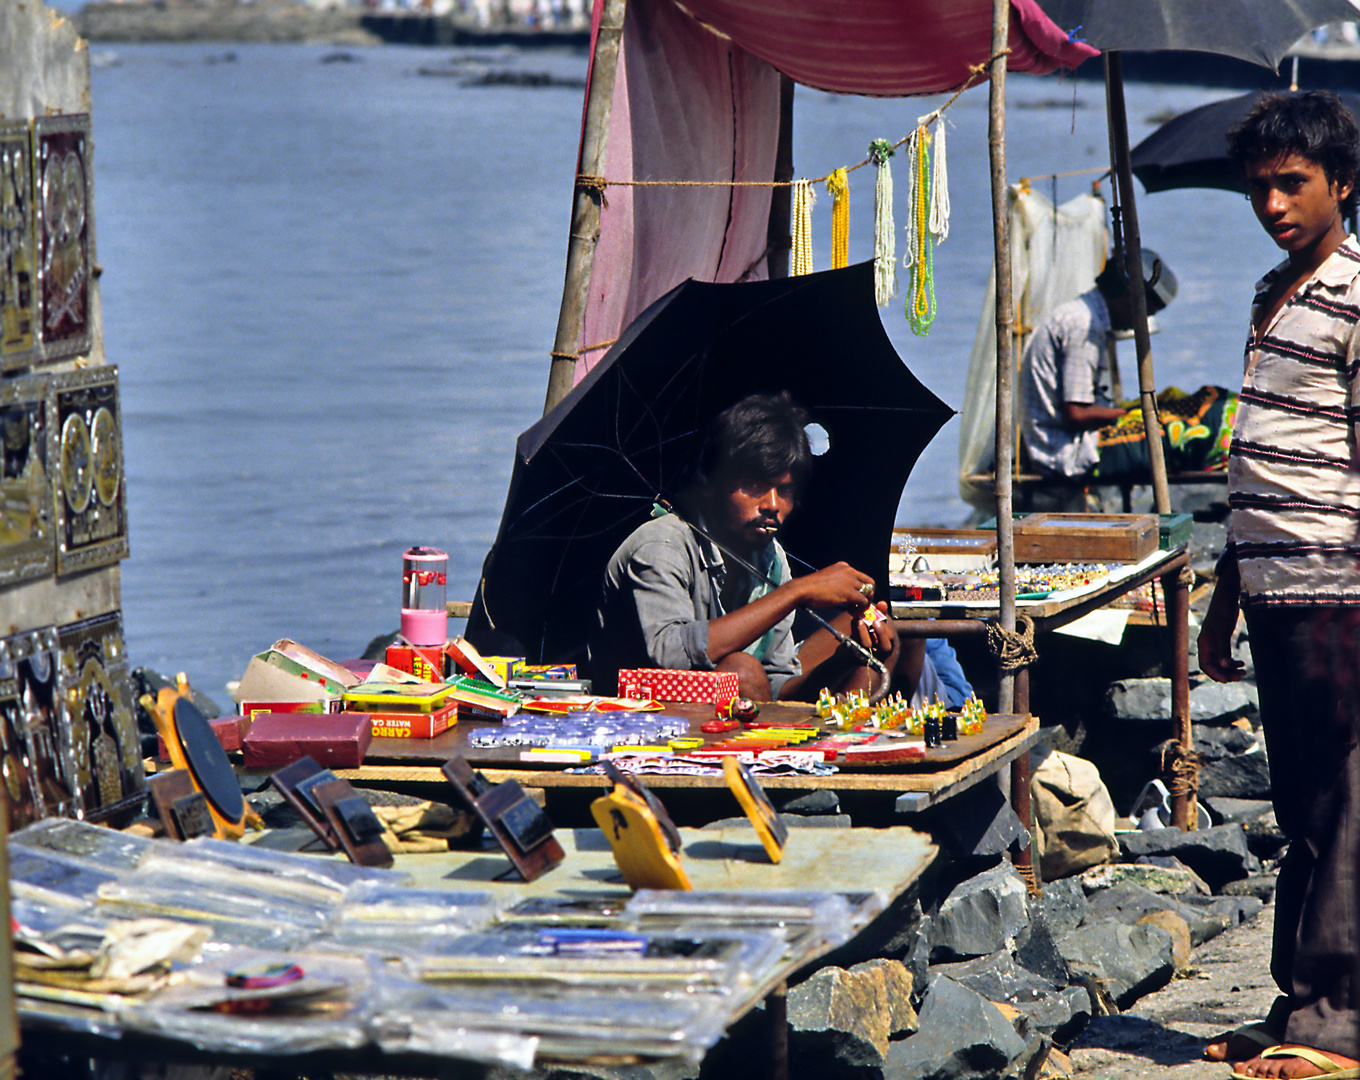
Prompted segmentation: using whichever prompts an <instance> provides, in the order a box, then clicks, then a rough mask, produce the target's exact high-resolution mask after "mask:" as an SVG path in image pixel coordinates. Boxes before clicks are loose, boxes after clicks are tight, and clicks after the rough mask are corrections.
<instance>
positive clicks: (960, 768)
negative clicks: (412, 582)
mask: <svg viewBox="0 0 1360 1080" xmlns="http://www.w3.org/2000/svg"><path fill="white" fill-rule="evenodd" d="M993 721H996V723H995V724H994V723H993ZM1038 731H1039V720H1038V718H1037V717H1034V716H994V717H989V718H988V725H987V728H986V729H985V732H986V734H985V735H983V736H974V738H986V739H989V740H992V739H994V740H995V741H992V742H991V744H990V745H988V746H986V747H984V748H981V749H976V750H975V751H974V753H973V754H972V755H971V756H965V757H962V758H958V757H956V758H954V759H953V764H952V765H948V766H946V767H945V768H934V769H927V770H918V771H915V772H904V771H897V770H887V769H884V768H876V769H869V768H865V769H860V770H857V771H853V772H851V771H848V770H842V771H840V772H836V773H833V774H832V775H830V776H809V775H806V774H796V773H795V774H789V775H783V776H761V777H760V778H759V779H760V784H761V786H762V787H764V788H779V789H785V788H789V789H797V788H801V789H816V788H826V789H829V790H832V791H878V792H887V793H899V794H900V793H903V792H913V791H914V792H925V793H927V794H933V793H937V792H941V791H945V790H947V789H950V788H956V787H958V786H959V785H960V784H961V783H962V782H963V781H965V780H968V779H971V778H973V777H976V776H980V775H984V774H985V773H987V772H995V771H996V770H997V769H999V768H1001V767H1002V766H1003V765H1005V764H1006V763H1007V762H1009V761H1011V760H1012V759H1013V758H1014V757H1015V755H1016V754H1017V753H1019V752H1021V751H1023V750H1024V749H1026V748H1028V746H1029V745H1031V744H1032V743H1033V741H1034V738H1035V736H1036V735H1037V734H1038ZM441 738H442V736H441ZM377 741H378V740H376V739H375V740H374V743H375V744H376V743H377ZM422 741H423V742H426V743H427V747H428V744H429V743H433V742H435V741H436V740H422ZM428 752H429V751H428V750H427V753H428ZM930 752H931V753H935V751H934V750H932V751H930ZM429 760H431V759H424V761H425V762H428V761H429ZM441 760H443V759H441ZM517 764H519V763H517ZM478 768H479V771H480V772H481V773H482V774H483V775H484V776H485V777H486V778H487V779H488V780H490V781H491V782H492V783H499V782H500V781H501V780H505V779H507V778H510V777H513V778H514V779H516V780H518V781H519V782H520V783H521V784H523V785H525V786H526V787H577V788H599V787H601V786H602V784H603V780H602V778H601V777H600V776H599V775H597V774H594V773H571V772H566V771H564V770H563V769H562V768H561V767H558V768H555V769H546V768H544V767H543V766H542V765H534V764H532V763H528V764H522V765H520V767H518V768H514V769H507V768H503V767H497V766H486V765H479V766H478ZM334 771H335V774H336V775H337V776H343V777H345V778H346V779H348V780H350V781H351V782H353V783H356V784H383V783H408V784H419V783H439V784H446V783H447V782H446V781H445V780H444V776H443V774H442V773H441V772H440V771H439V767H438V766H437V765H434V764H429V763H424V762H423V761H422V758H421V757H419V756H418V755H411V756H407V757H404V758H401V759H389V760H388V761H387V762H386V763H383V762H378V761H375V760H374V759H371V758H370V759H369V760H367V761H365V763H364V765H363V767H362V768H359V769H336V770H334ZM643 779H644V781H645V782H646V784H647V786H648V787H652V788H723V789H725V788H726V783H725V782H724V780H723V778H722V776H721V774H719V775H715V776H644V777H643Z"/></svg>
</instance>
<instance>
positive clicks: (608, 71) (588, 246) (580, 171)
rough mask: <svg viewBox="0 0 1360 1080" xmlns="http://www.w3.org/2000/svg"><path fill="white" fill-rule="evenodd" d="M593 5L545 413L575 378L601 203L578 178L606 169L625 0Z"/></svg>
mask: <svg viewBox="0 0 1360 1080" xmlns="http://www.w3.org/2000/svg"><path fill="white" fill-rule="evenodd" d="M596 2H597V3H599V4H601V12H600V26H599V29H598V30H597V31H596V34H595V42H594V50H595V51H594V53H593V55H592V56H591V61H590V89H589V90H588V91H587V93H586V114H585V120H584V122H583V123H582V126H581V154H580V159H579V163H578V167H577V180H576V191H575V195H574V196H573V199H572V207H571V230H570V233H569V238H568V241H567V272H566V280H565V282H564V283H563V286H562V306H561V308H560V309H559V310H558V314H557V333H556V335H555V336H554V337H553V347H552V365H551V367H550V368H549V369H548V395H547V400H546V401H545V402H544V404H543V411H544V412H545V413H546V412H548V410H549V409H551V408H552V407H553V406H554V405H556V404H557V403H558V402H559V401H561V400H562V399H563V398H564V397H566V396H567V392H568V391H569V390H570V389H571V388H572V385H573V384H574V382H575V380H576V360H577V356H578V354H579V352H580V348H581V322H582V320H583V319H584V318H585V311H586V292H587V291H588V289H589V288H590V271H591V267H592V266H593V265H594V263H595V245H596V244H598V243H599V240H600V203H601V202H602V201H603V199H604V192H603V191H602V190H601V189H599V188H593V187H588V186H587V185H585V184H583V183H582V182H581V178H582V177H598V176H600V175H602V171H603V168H604V153H605V146H606V143H607V142H608V140H609V110H610V108H611V107H612V106H613V104H614V73H615V71H616V70H617V68H618V62H619V47H620V44H621V43H622V40H623V16H624V9H625V2H626V0H596Z"/></svg>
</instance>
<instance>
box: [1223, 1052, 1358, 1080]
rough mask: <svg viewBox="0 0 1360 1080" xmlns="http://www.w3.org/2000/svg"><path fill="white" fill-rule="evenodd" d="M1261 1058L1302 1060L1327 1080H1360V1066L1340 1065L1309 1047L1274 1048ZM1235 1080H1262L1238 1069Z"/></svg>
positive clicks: (1235, 1072) (1263, 1053)
mask: <svg viewBox="0 0 1360 1080" xmlns="http://www.w3.org/2000/svg"><path fill="white" fill-rule="evenodd" d="M1260 1056H1261V1057H1263V1058H1286V1057H1293V1058H1301V1059H1302V1060H1304V1061H1306V1062H1308V1063H1309V1064H1310V1065H1316V1066H1317V1067H1318V1068H1319V1069H1321V1070H1322V1076H1323V1077H1325V1078H1326V1080H1360V1065H1338V1064H1337V1063H1336V1062H1335V1061H1333V1060H1332V1059H1331V1058H1329V1057H1328V1056H1327V1055H1326V1054H1323V1053H1320V1052H1319V1051H1317V1050H1314V1049H1312V1048H1311V1047H1307V1046H1272V1047H1269V1048H1268V1049H1265V1050H1262V1051H1261V1053H1260ZM1232 1078H1233V1080H1260V1078H1259V1077H1254V1076H1248V1075H1247V1074H1246V1073H1240V1072H1238V1071H1237V1070H1236V1069H1234V1070H1233V1072H1232Z"/></svg>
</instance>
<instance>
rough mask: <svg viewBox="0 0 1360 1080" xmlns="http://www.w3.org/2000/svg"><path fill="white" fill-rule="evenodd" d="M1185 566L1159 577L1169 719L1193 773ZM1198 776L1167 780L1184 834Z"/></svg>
mask: <svg viewBox="0 0 1360 1080" xmlns="http://www.w3.org/2000/svg"><path fill="white" fill-rule="evenodd" d="M1189 576H1190V575H1189V573H1188V567H1187V568H1185V570H1184V571H1182V570H1180V569H1178V570H1175V571H1173V572H1172V573H1169V574H1165V575H1163V576H1162V578H1161V579H1160V580H1161V583H1162V595H1163V596H1165V597H1166V623H1167V628H1168V629H1169V630H1170V631H1171V720H1172V724H1173V726H1174V730H1175V734H1174V736H1173V738H1174V739H1175V741H1176V743H1177V745H1178V747H1179V753H1178V754H1177V755H1176V760H1177V761H1178V762H1181V763H1183V764H1181V765H1180V766H1179V768H1180V769H1181V770H1182V771H1187V770H1193V769H1195V768H1196V767H1195V766H1194V765H1193V764H1191V762H1192V761H1193V757H1192V756H1191V755H1193V754H1194V750H1195V739H1194V731H1193V729H1192V726H1191V723H1190V581H1189ZM1197 780H1198V777H1197V776H1195V775H1194V774H1193V772H1192V773H1190V775H1189V777H1188V778H1187V777H1186V776H1181V777H1177V776H1176V775H1175V772H1174V771H1173V773H1172V775H1171V776H1168V777H1167V778H1166V781H1167V787H1169V788H1170V789H1171V823H1172V824H1173V825H1174V826H1175V827H1176V828H1178V829H1180V830H1182V831H1183V832H1188V831H1190V830H1191V829H1194V828H1195V826H1196V824H1197V821H1198V818H1199V809H1198V807H1197V805H1196V803H1197V800H1196V797H1195V792H1196V789H1197V788H1198V783H1197Z"/></svg>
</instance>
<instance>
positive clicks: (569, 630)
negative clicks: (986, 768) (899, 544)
mask: <svg viewBox="0 0 1360 1080" xmlns="http://www.w3.org/2000/svg"><path fill="white" fill-rule="evenodd" d="M873 296H874V288H873V264H872V263H861V264H858V265H856V266H851V267H848V268H846V269H843V270H832V271H828V272H825V273H820V274H809V275H806V276H803V277H794V278H784V279H780V280H777V281H757V282H750V283H745V284H737V285H717V284H711V283H706V282H698V281H687V282H685V283H684V284H682V285H680V286H678V287H676V288H675V289H672V290H671V291H670V292H669V293H667V294H666V295H665V296H663V297H661V299H659V300H657V301H656V303H654V304H652V305H651V307H649V308H648V309H647V310H646V311H644V312H643V313H642V314H641V315H639V316H638V317H637V319H635V320H634V321H633V322H632V323H631V324H630V325H629V326H628V328H627V329H626V330H625V331H624V333H623V335H622V336H621V337H620V338H619V340H618V342H617V343H616V344H615V345H614V346H613V347H612V348H611V349H610V350H609V353H608V354H607V355H606V356H605V357H604V359H602V360H601V361H600V363H599V364H598V365H597V366H596V367H595V368H594V369H593V370H592V371H591V372H590V373H589V374H588V375H587V376H586V377H585V378H584V379H582V380H581V382H580V383H579V384H577V386H576V387H575V388H574V389H573V390H572V391H571V393H569V394H568V395H567V396H566V397H565V398H563V400H562V401H560V402H559V403H558V404H557V405H556V406H555V407H554V408H553V409H552V410H551V411H550V412H549V413H547V415H545V416H544V417H543V419H542V420H540V421H539V422H538V423H537V424H535V425H534V426H533V427H531V428H529V430H527V431H526V432H524V434H523V435H521V436H520V438H519V442H518V444H517V446H516V456H515V468H514V472H513V474H512V476H511V478H510V491H509V494H508V495H507V497H506V502H505V511H504V514H503V516H502V518H501V527H500V532H499V533H498V534H497V537H496V542H495V544H494V546H493V547H492V549H491V552H490V554H489V555H488V556H487V560H486V565H485V567H484V571H483V577H482V583H481V587H480V588H479V590H478V597H477V604H476V605H475V608H474V613H473V616H472V619H471V620H470V621H469V631H470V632H471V631H477V630H481V629H495V630H499V631H502V632H505V633H508V634H510V635H512V636H513V637H515V638H517V639H518V641H519V642H520V644H521V645H522V646H523V647H524V649H525V650H526V652H527V653H528V655H529V656H530V658H531V659H533V660H535V661H537V662H558V661H569V660H573V659H577V658H579V657H580V656H581V655H582V654H583V652H584V646H585V641H586V638H587V636H588V634H589V632H590V630H591V629H592V627H593V626H594V619H595V608H596V605H597V603H598V601H599V597H600V587H601V584H602V581H603V577H604V568H605V564H606V563H607V562H608V560H609V556H610V555H611V554H612V553H613V551H614V549H615V548H616V547H617V546H618V545H619V544H620V543H621V542H622V541H623V539H624V538H625V537H626V536H627V535H628V534H629V533H630V532H631V531H632V530H633V529H634V528H636V527H637V526H638V525H640V524H642V523H643V522H644V521H646V520H647V517H648V515H649V514H650V512H651V509H652V503H653V500H654V499H656V498H657V497H658V496H662V497H666V498H673V497H674V496H675V495H676V494H677V488H678V486H679V485H681V484H683V483H684V481H685V479H686V477H687V474H688V471H689V467H690V465H691V463H692V461H693V458H694V455H695V453H696V451H697V448H698V445H699V441H700V439H701V437H702V434H703V431H704V429H705V428H706V426H707V425H708V422H709V420H710V419H711V418H712V417H713V416H715V415H716V414H717V413H719V412H721V411H722V410H723V409H725V408H727V406H729V405H732V404H734V403H735V402H736V401H738V400H739V399H741V398H743V397H745V396H747V395H748V394H752V393H757V392H762V393H771V392H778V391H781V390H788V391H790V392H791V393H792V394H793V396H794V397H795V399H797V401H798V402H799V404H801V405H802V406H803V407H804V408H806V409H807V411H808V412H809V413H810V414H811V418H812V422H813V423H815V424H819V425H821V426H822V427H823V428H824V429H825V430H826V432H827V435H828V437H829V447H828V448H827V450H826V452H825V453H824V454H822V455H821V456H820V457H819V458H818V459H817V461H816V464H815V465H814V467H813V469H812V473H811V476H810V477H809V479H808V482H807V484H806V485H805V490H804V491H803V493H802V496H801V497H800V500H799V506H798V509H797V511H796V513H795V514H794V515H793V518H792V520H791V521H790V522H789V525H788V527H787V528H786V529H785V530H784V531H783V533H782V534H781V538H780V539H781V542H782V543H783V544H784V546H785V548H786V550H787V551H788V552H789V556H790V560H791V561H792V562H793V564H794V573H795V574H797V573H801V572H805V571H806V570H807V569H808V568H809V567H811V568H813V569H816V568H820V567H822V566H825V565H829V564H830V563H833V562H835V561H837V560H839V559H844V560H846V561H847V562H849V563H850V564H851V565H853V566H856V567H858V568H859V569H861V570H863V571H864V572H865V573H867V574H871V575H872V576H873V577H874V579H875V580H876V581H877V582H878V583H879V585H880V593H881V595H887V591H886V586H887V558H888V550H889V547H890V546H891V542H892V540H891V538H892V527H893V520H894V518H895V517H896V513H897V503H898V500H899V498H900V497H901V493H902V487H903V485H904V484H905V483H906V481H907V476H908V474H909V473H910V471H911V467H912V465H913V464H915V462H916V459H917V457H918V455H919V454H920V452H921V450H922V449H923V448H924V447H925V446H926V444H927V443H929V442H930V440H931V439H932V438H933V437H934V435H935V433H936V432H937V431H938V430H939V429H940V427H941V425H943V424H944V422H945V421H946V420H947V419H948V418H949V417H950V416H952V415H953V410H952V409H950V408H949V407H948V406H947V405H945V404H944V403H943V402H942V401H940V400H939V399H938V398H937V397H936V396H935V395H934V394H932V393H931V392H930V391H929V390H928V389H926V387H925V386H923V385H922V384H921V383H920V382H919V381H918V380H917V379H916V377H915V376H914V375H912V373H911V372H910V371H908V370H907V368H906V365H905V364H903V363H902V360H901V358H900V357H899V356H898V355H897V352H896V351H895V350H894V349H893V346H892V343H891V342H890V341H889V340H888V337H887V335H886V334H885V333H884V331H883V324H882V323H881V322H880V321H879V317H878V311H877V309H876V307H875V305H874V299H873Z"/></svg>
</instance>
